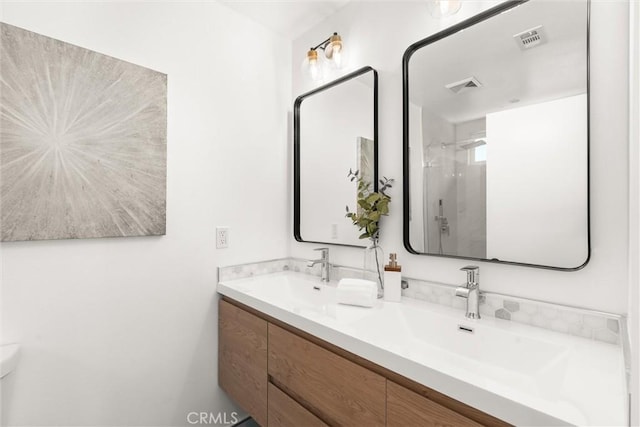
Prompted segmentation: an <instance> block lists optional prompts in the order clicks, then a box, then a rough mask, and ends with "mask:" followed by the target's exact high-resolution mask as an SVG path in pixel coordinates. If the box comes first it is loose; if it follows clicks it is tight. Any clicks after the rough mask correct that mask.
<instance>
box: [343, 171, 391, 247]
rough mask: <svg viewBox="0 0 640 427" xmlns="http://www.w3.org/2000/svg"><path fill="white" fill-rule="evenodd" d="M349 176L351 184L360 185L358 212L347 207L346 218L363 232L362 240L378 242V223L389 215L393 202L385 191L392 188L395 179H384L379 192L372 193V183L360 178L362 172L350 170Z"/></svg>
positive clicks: (381, 181)
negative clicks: (390, 203) (354, 182)
mask: <svg viewBox="0 0 640 427" xmlns="http://www.w3.org/2000/svg"><path fill="white" fill-rule="evenodd" d="M347 176H348V177H349V179H350V180H351V182H353V181H356V182H357V183H358V209H357V210H356V212H351V211H350V210H349V206H348V205H347V214H346V215H345V216H346V217H347V218H349V219H351V221H352V222H353V224H354V225H355V226H356V227H358V230H360V231H362V234H361V235H360V236H359V238H360V239H372V240H378V237H379V233H380V227H379V225H378V222H379V221H380V218H381V217H382V216H387V215H389V202H391V197H389V195H388V194H386V193H385V191H386V190H387V189H389V188H392V186H391V184H393V179H389V178H387V177H382V178H383V179H381V180H380V188H379V189H378V191H372V189H371V185H372V184H371V182H369V181H365V180H364V179H363V178H362V177H361V176H360V171H355V172H354V171H352V170H351V169H349V174H348V175H347Z"/></svg>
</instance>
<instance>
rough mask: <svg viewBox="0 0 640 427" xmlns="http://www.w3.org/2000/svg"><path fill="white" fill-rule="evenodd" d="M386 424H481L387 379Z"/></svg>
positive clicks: (457, 426) (453, 426) (397, 426)
mask: <svg viewBox="0 0 640 427" xmlns="http://www.w3.org/2000/svg"><path fill="white" fill-rule="evenodd" d="M387 426H388V427H406V426H421V427H445V426H451V427H480V426H482V424H479V423H477V422H475V421H473V420H470V419H469V418H467V417H465V416H464V415H461V414H459V413H457V412H455V411H452V410H451V409H449V408H447V407H445V406H442V405H439V404H437V403H436V402H434V401H433V400H431V399H428V398H426V397H423V396H420V395H419V394H418V393H415V392H413V391H411V390H409V389H407V388H405V387H402V386H401V385H398V384H396V383H394V382H393V381H387Z"/></svg>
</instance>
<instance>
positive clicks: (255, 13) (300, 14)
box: [222, 0, 351, 40]
mask: <svg viewBox="0 0 640 427" xmlns="http://www.w3.org/2000/svg"><path fill="white" fill-rule="evenodd" d="M349 1H351V0H330V1H315V0H289V1H278V0H222V2H223V3H224V4H226V5H227V6H229V7H230V8H232V9H234V10H236V11H238V12H240V13H242V14H243V15H246V16H248V17H249V18H251V19H253V20H254V21H257V22H259V23H260V24H262V25H264V26H265V27H267V28H269V29H270V30H273V31H275V32H276V33H278V34H280V35H281V36H284V37H286V38H288V39H290V40H293V39H295V38H297V37H298V36H299V35H301V34H303V33H304V32H305V31H307V30H309V29H310V28H312V27H314V26H315V25H316V24H318V23H320V22H322V20H324V19H325V18H326V17H328V16H329V15H332V14H333V13H335V12H336V11H337V10H338V9H340V8H341V7H343V6H344V5H346V4H347V3H349Z"/></svg>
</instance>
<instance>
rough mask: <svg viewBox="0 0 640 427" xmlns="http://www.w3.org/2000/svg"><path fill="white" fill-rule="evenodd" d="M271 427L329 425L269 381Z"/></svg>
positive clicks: (326, 426)
mask: <svg viewBox="0 0 640 427" xmlns="http://www.w3.org/2000/svg"><path fill="white" fill-rule="evenodd" d="M269 427H329V426H328V425H327V424H325V423H324V422H323V421H322V420H321V419H320V418H318V417H316V416H315V415H313V414H312V413H311V412H309V411H307V410H306V409H305V408H303V407H302V405H300V404H299V403H298V402H296V401H295V400H293V399H292V398H290V397H289V396H287V394H286V393H284V392H283V391H282V390H280V389H279V388H278V387H276V386H274V385H273V384H271V383H269Z"/></svg>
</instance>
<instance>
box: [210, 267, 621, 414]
mask: <svg viewBox="0 0 640 427" xmlns="http://www.w3.org/2000/svg"><path fill="white" fill-rule="evenodd" d="M335 285H336V284H335V283H331V284H329V285H323V284H321V282H320V280H319V279H318V278H317V277H313V276H308V275H304V274H300V273H293V272H286V273H275V274H268V275H263V276H255V277H252V278H248V279H237V280H229V281H224V282H220V283H219V284H218V292H219V293H220V294H222V295H225V296H227V297H229V298H231V299H234V300H236V301H238V302H240V303H242V304H245V305H247V306H249V307H252V308H254V309H256V310H259V311H261V312H263V313H265V314H267V315H269V316H272V317H274V318H276V319H279V320H281V321H283V322H285V323H288V324H290V325H291V326H294V327H296V328H298V329H301V330H303V331H305V332H308V333H310V334H313V335H315V336H317V337H318V338H321V339H323V340H325V341H328V342H330V343H332V344H334V345H337V346H339V347H342V348H344V349H345V350H347V351H350V352H352V353H354V354H357V355H358V356H361V357H364V358H366V359H368V360H370V361H372V362H374V363H376V364H378V365H380V366H383V367H385V368H387V369H390V370H392V371H394V372H397V373H399V374H401V375H403V376H405V377H407V378H409V379H412V380H414V381H416V382H418V383H420V384H423V385H425V386H427V387H430V388H432V389H434V390H437V391H439V392H441V393H443V394H446V395H448V396H450V397H452V398H453V399H456V400H459V401H461V402H464V403H466V404H468V405H470V406H473V407H475V408H478V409H480V410H482V411H484V412H486V413H488V414H491V415H493V416H495V417H497V418H500V419H502V420H504V421H507V422H509V423H511V424H514V425H518V426H524V425H532V426H549V425H580V426H583V425H599V426H623V425H627V390H626V381H625V366H624V357H623V351H622V349H621V347H620V346H616V345H613V344H606V343H602V342H598V341H593V340H588V339H585V338H579V337H575V336H571V335H566V334H561V333H557V332H553V331H549V330H546V329H541V328H535V327H532V326H527V325H523V324H519V323H515V322H509V321H505V320H501V319H496V318H493V317H486V318H482V319H480V320H477V321H473V320H469V319H466V318H465V317H464V312H462V311H460V310H455V309H452V308H448V307H444V306H440V305H436V304H431V303H428V302H424V301H420V300H415V299H410V298H403V299H402V302H401V303H391V302H384V301H382V300H379V301H378V302H377V304H376V306H375V307H373V308H362V307H354V306H347V305H342V304H336V298H335ZM314 287H316V288H317V287H319V288H320V290H315V289H314ZM458 325H462V326H465V327H470V328H473V329H474V332H473V333H467V332H462V331H460V330H459V329H458Z"/></svg>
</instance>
